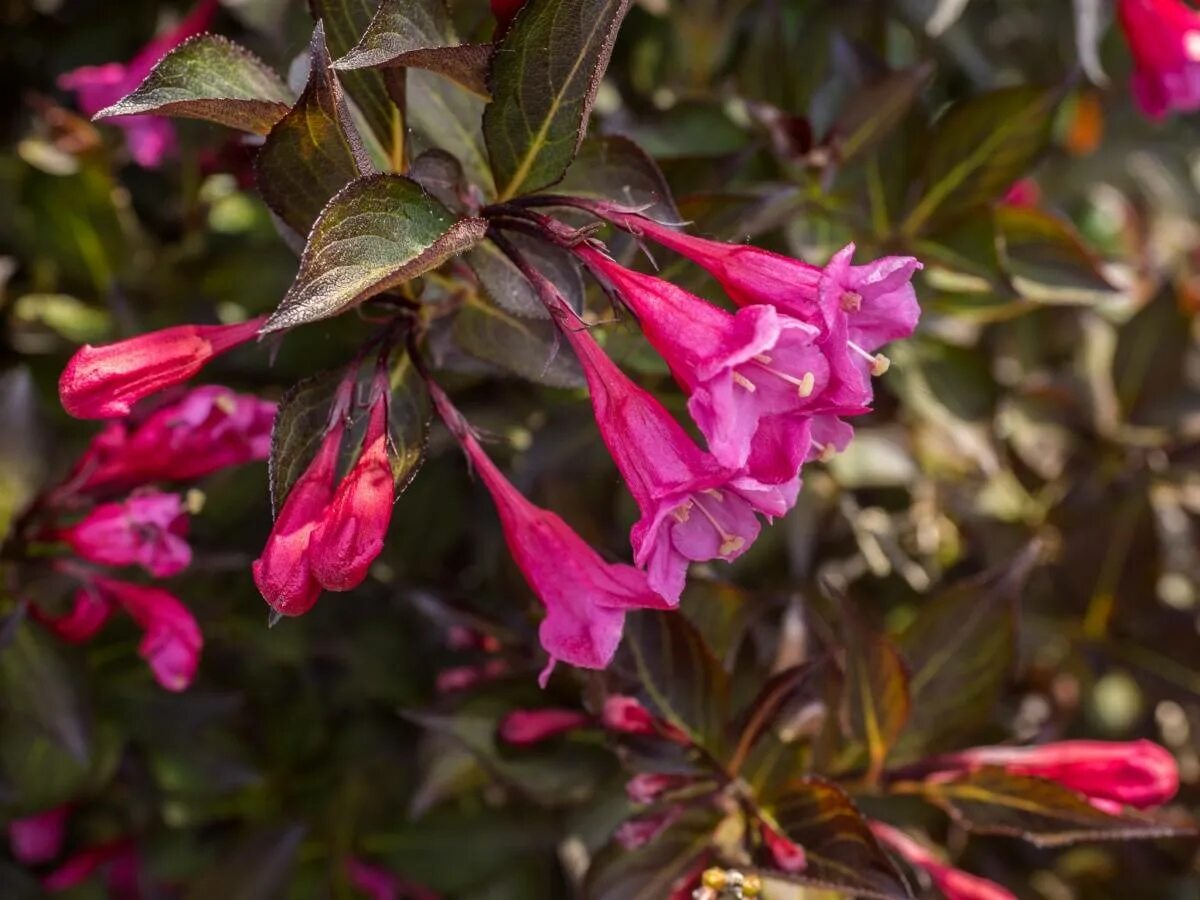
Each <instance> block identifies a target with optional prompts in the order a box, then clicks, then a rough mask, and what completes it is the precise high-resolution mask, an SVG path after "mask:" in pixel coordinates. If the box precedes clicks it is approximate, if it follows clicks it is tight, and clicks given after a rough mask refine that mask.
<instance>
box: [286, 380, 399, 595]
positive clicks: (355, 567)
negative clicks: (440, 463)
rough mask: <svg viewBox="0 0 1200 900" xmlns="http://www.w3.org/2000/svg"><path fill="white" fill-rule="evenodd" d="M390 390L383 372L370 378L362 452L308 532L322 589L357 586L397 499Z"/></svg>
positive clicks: (310, 557)
mask: <svg viewBox="0 0 1200 900" xmlns="http://www.w3.org/2000/svg"><path fill="white" fill-rule="evenodd" d="M389 390H390V389H389V387H388V377H387V373H386V372H385V371H381V372H380V373H379V374H378V375H376V378H375V384H374V389H373V396H372V404H371V418H370V421H369V422H368V424H367V430H366V434H365V435H364V437H363V444H362V453H361V454H360V455H359V457H358V460H357V462H355V464H354V466H353V467H352V468H351V469H350V471H349V472H348V473H347V474H346V476H345V477H344V478H343V479H342V480H341V482H340V483H339V484H338V486H337V490H336V491H335V492H334V495H333V498H332V500H331V501H330V503H329V505H328V506H327V507H326V508H325V510H324V512H323V513H322V514H321V518H320V521H318V522H317V524H316V527H315V528H314V529H313V533H312V538H311V540H310V542H309V547H308V564H309V567H310V568H311V571H312V574H313V577H314V578H315V579H316V580H317V581H318V582H319V583H320V584H321V586H322V587H324V588H325V589H326V590H330V591H348V590H351V589H353V588H356V587H358V586H359V585H360V584H362V582H363V580H364V579H366V577H367V572H368V570H369V569H370V567H371V563H373V562H374V561H375V558H376V557H378V556H379V554H380V552H381V551H382V550H383V544H384V540H385V539H386V538H387V531H388V525H389V524H391V521H392V506H393V504H394V503H395V501H396V496H395V478H394V475H393V473H392V463H391V459H390V457H389V456H388V424H387V417H388V412H387V408H388V392H389Z"/></svg>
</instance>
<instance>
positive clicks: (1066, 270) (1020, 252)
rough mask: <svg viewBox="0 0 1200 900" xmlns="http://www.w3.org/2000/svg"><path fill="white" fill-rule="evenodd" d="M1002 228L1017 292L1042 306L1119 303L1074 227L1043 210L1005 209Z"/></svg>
mask: <svg viewBox="0 0 1200 900" xmlns="http://www.w3.org/2000/svg"><path fill="white" fill-rule="evenodd" d="M996 225H997V231H998V234H999V239H1000V252H1001V254H1002V257H1003V260H1004V266H1005V269H1006V270H1007V272H1008V274H1009V275H1010V277H1011V278H1012V280H1013V286H1014V287H1015V288H1016V289H1017V291H1018V292H1019V293H1020V294H1021V296H1022V297H1027V298H1029V299H1030V300H1036V301H1039V302H1041V303H1094V302H1096V301H1097V300H1104V299H1112V298H1114V297H1117V296H1118V294H1117V291H1116V289H1115V288H1114V287H1113V286H1112V285H1111V284H1110V283H1109V282H1108V280H1107V279H1106V278H1105V277H1104V274H1103V273H1102V272H1101V270H1100V262H1099V260H1098V259H1097V258H1096V256H1095V254H1094V253H1092V251H1091V250H1089V249H1088V247H1087V246H1086V245H1085V244H1084V243H1083V239H1082V238H1080V236H1079V234H1078V233H1077V232H1076V231H1075V229H1074V227H1073V226H1072V225H1071V224H1070V223H1069V222H1067V221H1065V220H1064V219H1061V218H1059V217H1058V216H1056V215H1054V214H1052V213H1048V212H1043V211H1042V210H1038V209H1029V208H1026V207H1019V206H1010V205H1003V206H1001V207H1000V208H998V209H997V210H996Z"/></svg>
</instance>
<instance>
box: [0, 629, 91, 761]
mask: <svg viewBox="0 0 1200 900" xmlns="http://www.w3.org/2000/svg"><path fill="white" fill-rule="evenodd" d="M0 715H3V717H4V720H5V721H7V722H8V723H9V724H10V727H15V726H16V725H18V724H19V725H21V726H23V727H28V728H32V729H34V730H35V731H37V732H40V733H41V734H43V735H44V736H45V737H47V738H49V739H50V740H52V741H53V742H54V743H55V744H56V745H57V746H59V747H60V748H62V749H63V750H64V751H66V752H67V753H68V754H70V756H71V757H72V758H74V759H75V760H76V761H78V762H79V763H85V762H86V761H87V759H88V755H89V753H90V752H91V750H90V748H91V742H92V721H91V712H90V710H89V709H88V706H87V703H86V702H85V700H84V698H83V696H82V694H81V691H80V689H79V685H78V684H77V683H76V681H75V679H74V677H73V676H72V673H71V671H70V669H69V668H68V667H67V665H66V664H65V663H64V662H63V661H62V659H61V658H60V657H59V654H58V650H57V648H55V646H54V644H53V642H52V641H51V639H50V638H49V637H47V636H46V635H45V634H44V633H43V632H42V631H41V629H39V628H38V627H36V626H34V625H31V624H25V625H24V626H23V627H20V628H18V629H17V631H16V634H15V635H14V636H13V639H12V641H11V642H9V643H8V644H7V645H5V646H4V647H3V648H2V649H0Z"/></svg>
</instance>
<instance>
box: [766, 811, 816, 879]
mask: <svg viewBox="0 0 1200 900" xmlns="http://www.w3.org/2000/svg"><path fill="white" fill-rule="evenodd" d="M758 827H759V831H760V832H761V833H762V839H763V843H764V844H765V845H766V848H767V851H768V852H769V853H770V854H771V859H772V860H774V861H775V865H777V866H778V867H779V868H780V869H782V870H783V871H785V872H790V873H791V874H793V875H795V874H797V873H798V872H803V871H804V870H805V869H807V868H808V857H807V855H805V853H804V848H803V847H801V846H800V845H799V844H797V843H795V842H794V841H792V840H791V839H790V838H788V837H787V836H786V835H784V834H781V833H780V832H778V831H776V830H775V829H774V828H772V827H771V826H770V825H768V824H767V823H766V822H762V821H760V822H759V823H758Z"/></svg>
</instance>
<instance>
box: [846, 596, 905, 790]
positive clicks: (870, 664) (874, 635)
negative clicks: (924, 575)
mask: <svg viewBox="0 0 1200 900" xmlns="http://www.w3.org/2000/svg"><path fill="white" fill-rule="evenodd" d="M843 609H845V610H846V611H847V615H846V635H845V641H846V647H845V651H846V663H845V669H846V685H845V690H844V692H843V694H842V709H843V716H844V717H845V722H846V725H847V727H848V730H849V734H850V736H851V737H853V738H854V739H856V740H859V741H862V742H863V743H865V744H866V748H867V757H868V760H869V764H870V775H878V774H879V773H880V772H882V771H883V765H884V762H885V761H886V760H887V756H888V753H889V751H890V750H891V749H892V746H893V745H894V744H895V743H896V740H897V739H898V738H899V737H900V733H901V732H902V731H903V730H904V725H905V723H906V722H907V721H908V717H909V713H910V711H911V708H912V700H911V698H910V696H909V675H908V669H907V667H906V665H905V663H904V660H903V658H901V656H900V651H899V650H897V649H896V645H895V644H893V643H892V642H891V640H889V639H888V637H887V636H886V635H884V634H883V633H881V632H879V631H877V630H875V629H874V628H871V627H870V626H868V625H867V624H866V623H865V622H863V621H862V620H861V619H860V618H859V616H858V615H857V614H855V613H852V612H850V611H849V607H847V606H843Z"/></svg>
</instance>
